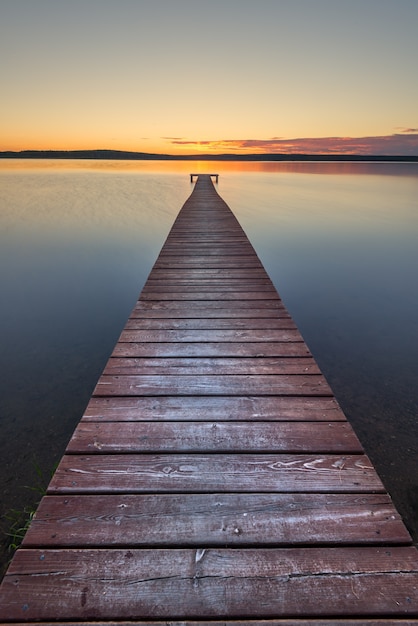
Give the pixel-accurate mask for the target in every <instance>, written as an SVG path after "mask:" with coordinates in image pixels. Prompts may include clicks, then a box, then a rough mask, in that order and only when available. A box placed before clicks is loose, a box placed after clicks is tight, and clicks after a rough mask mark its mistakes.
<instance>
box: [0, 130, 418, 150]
mask: <svg viewBox="0 0 418 626" xmlns="http://www.w3.org/2000/svg"><path fill="white" fill-rule="evenodd" d="M0 150H1V151H13V152H20V151H24V150H64V151H71V150H116V151H127V152H144V153H148V154H157V155H164V154H168V155H173V156H182V155H183V156H185V155H188V156H196V157H199V156H205V155H217V154H219V155H222V154H230V155H243V156H245V155H250V154H323V155H338V154H341V155H355V154H358V155H374V154H376V155H393V156H395V155H405V156H417V155H418V132H417V129H415V128H408V129H404V130H402V129H400V130H399V132H397V133H394V134H392V135H382V136H370V137H305V138H290V139H285V138H282V137H273V138H271V139H216V140H188V139H183V138H170V137H164V138H160V139H156V140H149V139H144V140H143V141H138V140H134V139H130V140H129V141H126V140H125V141H124V140H123V139H122V140H121V141H120V142H118V141H116V140H114V139H112V140H111V141H107V140H106V138H105V137H99V136H97V137H89V138H88V137H84V138H83V139H78V138H77V136H73V137H71V138H62V139H54V140H52V139H48V138H46V137H43V138H42V139H41V138H40V137H32V138H29V137H26V138H22V137H19V138H14V139H13V138H9V139H8V140H7V139H5V140H3V142H2V144H1V145H0Z"/></svg>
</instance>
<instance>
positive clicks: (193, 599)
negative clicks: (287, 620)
mask: <svg viewBox="0 0 418 626" xmlns="http://www.w3.org/2000/svg"><path fill="white" fill-rule="evenodd" d="M406 590H408V591H406ZM417 602H418V572H417V569H416V554H415V550H414V549H413V548H409V547H405V548H396V547H394V548H385V549H380V548H372V547H368V548H329V549H327V550H323V549H321V548H319V549H317V548H311V549H310V550H306V549H304V548H293V549H263V548H260V549H257V550H252V549H234V550H225V549H207V550H204V549H197V550H188V549H178V550H164V549H153V550H147V549H144V550H136V549H128V550H127V549H123V550H118V549H115V550H110V551H109V550H105V549H98V550H89V549H86V550H83V551H80V550H76V549H75V550H71V549H62V550H26V549H21V550H20V551H19V552H18V554H17V555H16V557H15V559H14V561H13V563H12V565H11V567H10V568H9V572H8V574H7V575H6V577H5V581H4V584H3V605H2V609H1V612H0V618H1V614H2V613H3V614H4V613H5V612H7V615H8V617H9V619H15V620H21V619H22V614H23V616H24V617H25V618H27V619H34V618H36V619H41V620H53V619H56V616H57V613H59V615H60V618H61V619H67V620H71V619H73V620H74V619H110V620H111V619H114V616H115V615H117V616H118V617H119V618H120V619H144V618H145V619H147V618H156V617H158V618H159V619H168V618H174V619H182V618H193V619H196V618H197V617H199V618H222V617H225V616H226V617H229V618H241V619H242V618H246V617H258V618H260V617H269V618H273V617H280V616H283V617H285V616H286V617H288V616H289V615H294V616H298V617H304V616H305V617H306V616H317V617H318V616H320V615H322V616H323V615H327V616H334V617H338V616H341V617H346V616H347V613H349V612H350V611H352V607H353V604H354V605H355V607H356V610H357V614H358V613H359V612H361V613H362V614H363V615H365V616H376V615H379V614H380V615H382V614H384V615H386V616H387V615H390V614H392V615H395V616H399V617H402V616H403V617H405V615H408V614H412V615H414V614H415V615H416V606H417Z"/></svg>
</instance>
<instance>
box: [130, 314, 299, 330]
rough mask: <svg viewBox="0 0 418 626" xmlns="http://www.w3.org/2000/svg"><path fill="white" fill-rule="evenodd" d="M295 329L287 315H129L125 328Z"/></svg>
mask: <svg viewBox="0 0 418 626" xmlns="http://www.w3.org/2000/svg"><path fill="white" fill-rule="evenodd" d="M146 329H150V330H211V329H212V330H262V329H265V330H296V326H295V323H294V321H293V320H292V319H291V318H290V317H289V316H283V317H270V318H261V319H257V318H250V319H248V318H239V317H235V318H224V319H219V318H215V319H214V318H205V317H203V316H202V317H200V318H199V317H197V318H193V317H189V318H173V317H171V318H151V319H149V318H145V317H131V318H130V319H129V320H128V321H127V322H126V325H125V330H146Z"/></svg>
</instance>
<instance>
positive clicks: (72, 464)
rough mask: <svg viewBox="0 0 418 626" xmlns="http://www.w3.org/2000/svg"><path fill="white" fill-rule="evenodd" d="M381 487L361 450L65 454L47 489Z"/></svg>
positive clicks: (347, 489)
mask: <svg viewBox="0 0 418 626" xmlns="http://www.w3.org/2000/svg"><path fill="white" fill-rule="evenodd" d="M170 491H172V492H180V491H182V492H194V493H213V492H218V491H219V492H223V493H225V492H231V491H232V492H237V493H238V492H257V493H258V492H261V493H262V492H265V493H268V492H279V493H280V492H281V493H292V492H293V493H297V492H313V491H316V492H318V493H324V492H334V493H343V492H357V493H373V492H384V488H383V486H382V483H381V481H380V479H379V478H378V476H377V474H376V472H375V471H374V469H373V467H372V465H371V463H370V461H369V459H368V458H367V457H366V456H364V455H349V454H344V455H338V454H335V455H331V454H328V455H324V454H293V455H292V454H109V455H107V454H100V455H98V454H96V455H90V456H89V455H72V454H67V455H65V456H64V457H63V459H62V461H61V463H60V464H59V466H58V468H57V470H56V472H55V475H54V477H53V478H52V480H51V483H50V485H49V487H48V493H50V494H54V493H112V492H114V493H151V492H153V493H169V492H170Z"/></svg>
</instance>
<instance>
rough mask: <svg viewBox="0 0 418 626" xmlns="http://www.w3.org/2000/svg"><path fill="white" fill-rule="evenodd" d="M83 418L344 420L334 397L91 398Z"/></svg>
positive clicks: (106, 419) (145, 419)
mask: <svg viewBox="0 0 418 626" xmlns="http://www.w3.org/2000/svg"><path fill="white" fill-rule="evenodd" d="M82 419H83V421H115V422H124V421H128V422H131V421H150V420H155V421H177V420H180V421H185V420H190V421H207V420H216V421H219V422H222V421H240V422H241V421H244V422H245V421H248V420H250V421H252V422H256V421H271V422H275V421H300V420H307V421H310V422H312V421H314V422H316V421H319V422H320V421H346V417H345V415H344V413H343V412H342V411H341V408H340V407H339V405H338V403H337V401H336V399H335V398H334V397H326V398H322V397H309V398H306V397H286V396H274V397H272V396H270V397H268V396H256V395H254V396H222V397H217V396H182V397H176V396H151V397H147V396H143V397H128V398H126V397H115V398H112V397H111V396H108V397H102V398H98V397H93V398H91V399H90V402H89V404H88V406H87V409H86V411H85V413H84V416H83V418H82Z"/></svg>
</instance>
